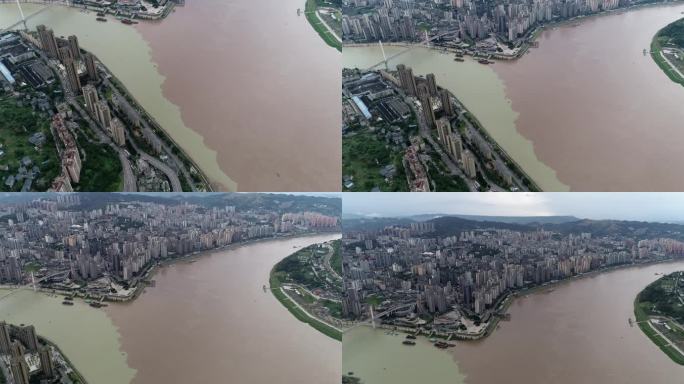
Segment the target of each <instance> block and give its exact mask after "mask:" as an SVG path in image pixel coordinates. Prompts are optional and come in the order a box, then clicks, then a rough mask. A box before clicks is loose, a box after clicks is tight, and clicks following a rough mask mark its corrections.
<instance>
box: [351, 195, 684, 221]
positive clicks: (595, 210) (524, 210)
mask: <svg viewBox="0 0 684 384" xmlns="http://www.w3.org/2000/svg"><path fill="white" fill-rule="evenodd" d="M343 211H344V213H345V214H358V215H364V216H411V215H418V214H425V213H430V214H431V213H439V214H462V215H487V216H550V215H571V216H577V217H579V218H587V219H617V220H644V221H667V222H672V221H684V193H581V192H570V193H550V192H545V193H446V192H441V193H439V192H438V193H345V194H343Z"/></svg>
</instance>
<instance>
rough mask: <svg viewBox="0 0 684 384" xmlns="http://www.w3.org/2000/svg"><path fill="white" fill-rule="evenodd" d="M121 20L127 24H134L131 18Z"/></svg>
mask: <svg viewBox="0 0 684 384" xmlns="http://www.w3.org/2000/svg"><path fill="white" fill-rule="evenodd" d="M121 22H122V23H124V24H126V25H131V24H133V22H132V21H131V20H129V19H121Z"/></svg>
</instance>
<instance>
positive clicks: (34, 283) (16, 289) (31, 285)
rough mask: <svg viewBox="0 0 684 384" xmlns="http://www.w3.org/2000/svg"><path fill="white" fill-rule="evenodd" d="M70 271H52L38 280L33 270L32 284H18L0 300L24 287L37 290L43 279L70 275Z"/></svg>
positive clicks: (0, 298) (0, 297)
mask: <svg viewBox="0 0 684 384" xmlns="http://www.w3.org/2000/svg"><path fill="white" fill-rule="evenodd" d="M69 272H70V271H69V270H66V271H60V272H55V273H52V274H50V275H47V276H44V277H42V278H40V279H38V280H36V279H35V278H34V277H33V272H31V283H30V284H26V285H21V286H18V287H16V288H14V289H12V290H11V291H9V292H7V293H5V294H4V295H2V296H0V301H1V300H3V299H5V298H7V297H9V296H11V295H13V294H15V293H17V292H19V291H21V290H22V289H27V288H31V289H33V290H34V291H35V290H36V289H37V288H36V284H40V283H41V282H43V281H45V280H47V279H51V278H53V277H57V276H61V275H68V274H69Z"/></svg>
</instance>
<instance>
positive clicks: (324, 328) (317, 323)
mask: <svg viewBox="0 0 684 384" xmlns="http://www.w3.org/2000/svg"><path fill="white" fill-rule="evenodd" d="M307 248H309V247H307ZM307 248H303V249H307ZM299 251H301V249H300V250H298V251H297V252H299ZM297 252H295V253H297ZM295 253H292V254H290V255H288V256H286V257H284V258H283V259H282V260H285V259H287V258H288V257H291V256H292V255H294V254H295ZM282 260H281V261H279V262H278V263H280V262H282ZM277 268H278V264H276V265H274V266H273V268H272V269H271V272H270V275H269V285H270V291H271V292H272V293H273V296H275V298H276V299H278V301H279V302H280V303H281V304H282V305H283V306H284V307H285V308H287V310H288V311H289V312H290V313H291V314H292V315H293V316H294V317H296V318H297V319H298V320H299V321H301V322H303V323H306V324H308V325H310V326H311V327H313V328H314V329H316V330H317V331H319V332H321V333H323V334H324V335H326V336H328V337H330V338H333V339H335V340H338V341H342V333H343V332H342V331H341V330H339V329H337V328H334V327H332V326H331V325H330V324H327V323H325V322H323V321H322V320H319V319H318V318H316V317H315V316H313V315H312V314H310V313H308V312H307V311H306V310H304V308H302V307H301V306H299V305H298V304H297V303H296V302H295V301H294V299H292V298H291V297H289V295H288V294H287V293H285V291H284V289H283V282H282V281H281V280H280V278H279V277H278V275H277V274H276V273H277Z"/></svg>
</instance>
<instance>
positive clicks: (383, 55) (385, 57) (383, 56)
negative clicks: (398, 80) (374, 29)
mask: <svg viewBox="0 0 684 384" xmlns="http://www.w3.org/2000/svg"><path fill="white" fill-rule="evenodd" d="M378 42H379V43H380V50H381V51H382V61H383V62H384V63H385V70H387V71H389V65H388V64H387V55H385V47H383V46H382V40H378Z"/></svg>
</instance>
